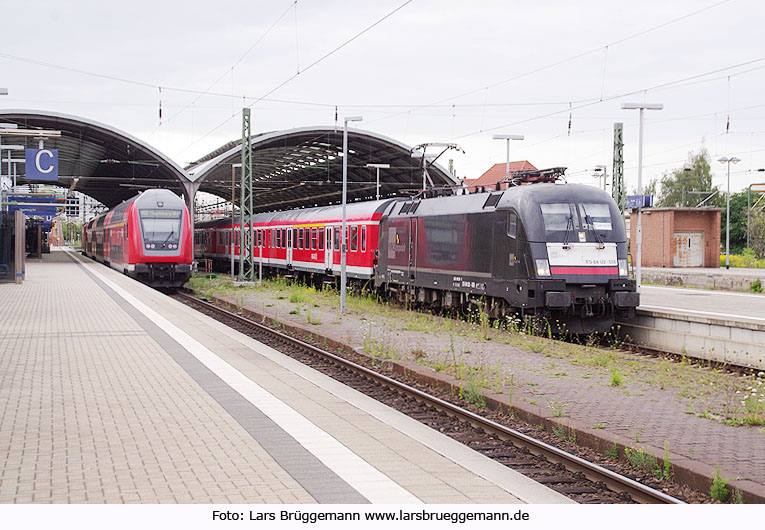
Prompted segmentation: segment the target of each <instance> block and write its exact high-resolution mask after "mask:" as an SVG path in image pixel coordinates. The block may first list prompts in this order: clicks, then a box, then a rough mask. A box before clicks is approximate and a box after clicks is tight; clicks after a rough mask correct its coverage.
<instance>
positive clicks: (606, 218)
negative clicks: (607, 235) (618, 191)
mask: <svg viewBox="0 0 765 530" xmlns="http://www.w3.org/2000/svg"><path fill="white" fill-rule="evenodd" d="M579 216H580V217H581V218H582V225H583V226H584V227H585V228H587V229H589V230H600V231H610V230H611V229H612V226H611V210H610V209H609V208H608V205H607V204H604V203H587V202H585V203H582V204H580V205H579Z"/></svg>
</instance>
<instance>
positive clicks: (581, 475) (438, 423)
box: [171, 292, 682, 504]
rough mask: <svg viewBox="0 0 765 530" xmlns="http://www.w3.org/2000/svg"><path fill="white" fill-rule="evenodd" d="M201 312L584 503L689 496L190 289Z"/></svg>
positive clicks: (191, 301)
mask: <svg viewBox="0 0 765 530" xmlns="http://www.w3.org/2000/svg"><path fill="white" fill-rule="evenodd" d="M171 296H173V297H174V298H176V299H178V300H179V301H181V302H182V303H184V304H186V305H189V306H191V307H193V308H195V309H197V310H198V311H201V312H203V313H205V314H207V315H209V316H211V317H213V318H215V319H216V320H219V321H221V322H223V323H225V324H227V325H229V326H230V327H232V328H234V329H237V330H238V331H241V332H243V333H245V334H247V335H248V336H251V337H253V338H255V339H257V340H258V341H260V342H263V343H265V344H267V345H269V346H271V347H274V348H275V349H278V350H279V351H281V352H283V353H285V354H287V355H290V356H291V357H294V358H297V359H299V360H300V361H301V362H304V363H305V364H308V365H310V366H312V367H313V368H315V369H317V370H319V371H321V372H324V373H326V374H328V375H330V376H332V377H334V378H335V379H337V380H339V381H341V382H343V383H345V384H347V385H348V386H351V387H353V388H355V389H357V390H359V391H361V392H363V393H365V394H367V395H369V396H370V397H373V398H375V399H377V400H378V401H381V402H383V403H385V404H387V405H389V406H391V407H393V408H395V409H397V410H399V411H401V412H403V413H404V414H407V415H408V416H410V417H412V418H414V419H416V420H418V421H420V422H422V423H425V424H426V425H429V426H430V427H432V428H434V429H436V430H438V431H440V432H442V433H444V434H446V435H447V436H450V437H451V438H453V439H455V440H457V441H459V442H461V443H464V444H465V445H467V446H469V447H471V448H472V449H474V450H476V451H478V452H480V453H482V454H484V455H485V456H487V457H489V458H492V459H494V460H495V461H497V462H499V463H502V464H503V465H506V466H508V467H509V468H512V469H514V470H515V471H518V472H520V473H522V474H524V475H526V476H528V477H530V478H532V479H534V480H536V481H538V482H540V483H542V484H545V485H546V486H548V487H550V488H551V489H553V490H555V491H557V492H559V493H561V494H564V495H566V496H568V497H569V498H571V499H573V500H575V501H577V502H580V503H669V504H678V503H682V501H681V500H678V499H675V498H673V497H671V496H669V495H667V494H665V493H663V492H660V491H658V490H655V489H653V488H650V487H648V486H646V485H644V484H641V483H639V482H637V481H635V480H632V479H630V478H628V477H625V476H623V475H620V474H618V473H616V472H614V471H611V470H609V469H606V468H604V467H602V466H599V465H597V464H594V463H592V462H589V461H587V460H585V459H583V458H580V457H578V456H576V455H573V454H570V453H568V452H565V451H563V450H561V449H559V448H556V447H554V446H552V445H549V444H547V443H545V442H543V441H540V440H538V439H535V438H533V437H531V436H529V435H527V434H524V433H521V432H519V431H517V430H514V429H511V428H509V427H506V426H504V425H501V424H500V423H498V422H496V421H492V420H490V419H488V418H485V417H483V416H480V415H478V414H476V413H474V412H471V411H469V410H466V409H464V408H462V407H459V406H457V405H455V404H453V403H450V402H449V401H447V400H445V399H442V398H439V397H437V396H433V395H431V394H429V393H428V392H425V391H423V390H420V389H418V388H415V387H414V386H412V385H409V384H405V383H403V382H401V381H397V380H395V379H393V378H391V377H388V376H386V375H384V374H380V373H378V372H377V371H375V370H374V369H371V368H369V367H367V366H363V365H362V364H365V363H366V361H367V360H366V359H364V358H360V357H359V358H356V359H352V360H351V359H347V358H344V357H341V356H339V355H336V354H333V353H331V352H328V351H325V350H323V349H320V348H318V347H316V346H314V345H312V344H309V343H307V342H304V341H302V340H299V339H296V338H294V337H291V336H290V335H287V334H285V333H283V332H281V331H279V330H276V329H273V328H270V327H268V326H265V325H263V324H261V323H258V322H255V321H253V320H250V319H248V318H245V317H244V316H242V315H239V314H236V313H233V312H231V311H228V310H226V309H223V308H221V307H218V306H216V305H214V304H211V303H209V302H206V301H203V300H200V299H199V298H197V297H195V296H192V295H189V294H187V293H183V292H177V293H175V294H173V295H171Z"/></svg>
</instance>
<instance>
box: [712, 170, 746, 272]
mask: <svg viewBox="0 0 765 530" xmlns="http://www.w3.org/2000/svg"><path fill="white" fill-rule="evenodd" d="M717 161H718V162H722V163H723V164H727V165H728V193H727V194H726V197H725V268H726V269H730V163H731V162H733V163H734V164H738V163H739V162H741V159H740V158H736V157H735V156H734V157H730V158H728V157H727V156H723V157H721V158H718V159H717Z"/></svg>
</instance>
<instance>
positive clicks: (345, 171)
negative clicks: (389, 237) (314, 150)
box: [340, 116, 363, 315]
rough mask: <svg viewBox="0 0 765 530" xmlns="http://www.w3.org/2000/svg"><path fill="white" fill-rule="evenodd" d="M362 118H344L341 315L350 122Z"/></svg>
mask: <svg viewBox="0 0 765 530" xmlns="http://www.w3.org/2000/svg"><path fill="white" fill-rule="evenodd" d="M362 119H363V118H362V117H361V116H346V117H345V118H343V223H342V225H341V228H340V314H341V315H342V314H344V313H345V284H346V271H345V257H346V256H345V254H346V252H347V246H348V245H347V241H346V240H345V226H346V221H345V208H346V206H347V203H348V122H349V121H361V120H362Z"/></svg>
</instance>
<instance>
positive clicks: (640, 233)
mask: <svg viewBox="0 0 765 530" xmlns="http://www.w3.org/2000/svg"><path fill="white" fill-rule="evenodd" d="M622 109H625V110H634V109H639V110H640V136H639V139H638V187H637V192H638V195H642V194H643V113H644V111H645V110H646V109H648V110H662V109H664V104H663V103H622ZM635 232H636V236H637V244H636V247H637V252H636V253H635V254H636V256H635V262H636V263H637V267H636V268H635V288H636V290H637V292H640V281H641V267H640V264H641V252H642V250H643V217H642V208H638V218H637V229H636V231H635Z"/></svg>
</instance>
